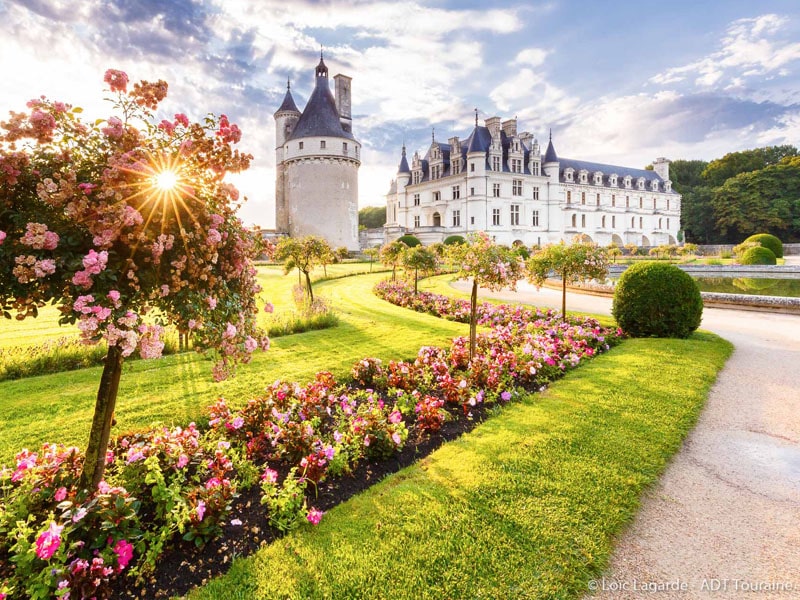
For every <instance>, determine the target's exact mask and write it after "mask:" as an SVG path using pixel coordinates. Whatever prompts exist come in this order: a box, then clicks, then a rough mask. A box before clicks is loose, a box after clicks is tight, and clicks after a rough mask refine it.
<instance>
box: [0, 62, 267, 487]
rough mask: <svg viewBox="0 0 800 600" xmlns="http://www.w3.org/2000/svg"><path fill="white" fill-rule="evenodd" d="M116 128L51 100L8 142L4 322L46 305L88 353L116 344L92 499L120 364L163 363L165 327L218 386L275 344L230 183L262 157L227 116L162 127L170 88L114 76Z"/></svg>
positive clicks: (1, 136)
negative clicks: (207, 361)
mask: <svg viewBox="0 0 800 600" xmlns="http://www.w3.org/2000/svg"><path fill="white" fill-rule="evenodd" d="M105 81H106V83H107V84H108V85H109V87H110V88H111V92H112V93H113V94H114V97H115V100H114V106H115V108H116V109H117V110H116V114H115V116H111V117H110V118H108V119H107V120H100V121H97V122H96V123H94V124H92V123H83V122H81V120H80V117H79V114H80V112H81V110H80V109H79V108H73V107H72V106H70V105H68V104H64V103H62V102H52V101H49V100H46V99H44V98H39V99H36V100H31V101H30V102H29V103H28V109H29V110H28V111H27V112H20V113H17V112H12V113H11V118H10V119H9V120H8V121H6V122H4V123H2V128H3V130H4V131H3V132H2V133H0V308H2V312H3V315H4V316H5V317H6V318H11V315H12V313H16V318H17V319H24V318H26V317H35V316H36V315H37V313H38V309H39V308H40V307H42V306H44V305H45V304H47V303H52V304H55V305H57V306H58V308H59V310H60V312H61V317H60V319H59V322H60V323H61V324H72V323H77V326H78V328H79V329H80V331H81V336H82V338H83V341H84V342H86V343H90V344H95V343H98V342H100V341H101V340H105V341H106V343H107V345H108V353H107V355H106V358H105V362H104V366H103V373H102V376H101V378H100V385H99V389H98V392H97V399H96V403H95V411H94V417H93V421H92V425H91V430H90V433H89V442H88V445H87V449H86V455H85V459H84V465H83V472H82V475H81V485H82V486H83V487H84V488H85V489H94V488H96V487H97V485H98V483H99V482H100V481H101V479H102V477H103V472H104V468H105V460H106V450H107V446H108V440H109V436H110V429H111V424H112V416H113V414H114V408H115V404H116V400H117V390H118V387H119V381H120V376H121V374H122V364H123V360H124V359H125V358H126V357H128V356H130V355H131V354H133V353H134V352H136V351H138V352H139V354H140V355H141V356H142V358H154V357H158V356H160V354H161V351H162V348H163V346H164V344H163V342H162V341H161V339H160V337H161V334H162V330H163V326H165V325H168V324H171V325H175V326H176V327H177V329H178V331H192V332H193V334H194V346H195V348H196V349H197V350H201V351H202V350H206V349H214V350H216V351H218V352H219V355H218V356H219V360H218V361H217V362H216V364H215V365H214V370H213V371H214V377H215V379H217V380H219V379H223V378H225V377H226V376H227V375H228V374H229V373H230V372H231V370H232V368H233V367H234V366H235V364H236V362H238V361H243V362H246V361H247V360H249V358H250V354H251V353H252V352H253V351H254V350H255V349H256V348H257V347H258V346H259V345H262V347H264V348H266V346H267V344H268V342H269V340H268V339H267V338H266V337H265V336H263V335H262V333H261V332H260V331H259V330H258V329H257V327H256V303H255V295H256V294H257V293H258V292H259V291H260V288H259V286H258V284H257V283H256V278H255V274H256V271H255V268H254V267H253V263H252V259H253V257H254V256H256V254H257V252H258V250H259V248H258V243H257V239H256V238H255V236H254V235H251V234H250V233H249V232H248V231H247V230H245V229H244V227H243V225H242V223H241V221H240V220H239V219H238V218H237V217H236V214H235V212H236V209H237V208H238V205H239V202H238V192H237V191H236V189H235V188H234V187H233V186H231V185H230V184H227V183H225V182H224V176H225V174H226V173H228V172H237V171H241V170H243V169H246V168H247V167H248V165H249V163H250V159H251V156H250V155H248V154H242V153H240V152H239V150H236V149H234V144H236V143H237V142H238V141H239V139H240V137H241V132H240V130H239V128H238V127H237V126H236V125H234V124H232V123H230V122H229V121H228V119H227V117H225V115H222V116H221V117H219V118H216V117H214V116H211V115H210V116H208V117H206V118H205V119H204V121H203V122H202V123H192V122H190V121H189V119H188V118H187V117H186V116H185V115H183V114H176V115H175V117H174V119H173V120H167V119H164V120H162V121H161V122H160V123H158V124H155V122H154V119H153V113H152V111H154V110H156V108H157V106H158V104H159V102H160V101H161V100H162V99H163V98H164V97H165V96H166V93H167V84H166V83H165V82H164V81H158V82H156V83H148V82H144V81H143V82H141V83H137V84H136V85H135V86H134V87H133V90H131V91H130V92H128V91H127V88H128V76H127V75H126V74H125V73H123V72H122V71H116V70H109V71H107V72H106V74H105Z"/></svg>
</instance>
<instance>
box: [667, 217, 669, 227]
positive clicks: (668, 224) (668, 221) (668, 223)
mask: <svg viewBox="0 0 800 600" xmlns="http://www.w3.org/2000/svg"><path fill="white" fill-rule="evenodd" d="M667 229H669V219H667Z"/></svg>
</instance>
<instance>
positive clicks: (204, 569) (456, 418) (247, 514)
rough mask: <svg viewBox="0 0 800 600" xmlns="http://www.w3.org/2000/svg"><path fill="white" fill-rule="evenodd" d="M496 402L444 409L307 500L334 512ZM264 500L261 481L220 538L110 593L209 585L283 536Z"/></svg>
mask: <svg viewBox="0 0 800 600" xmlns="http://www.w3.org/2000/svg"><path fill="white" fill-rule="evenodd" d="M497 406H498V405H496V404H493V405H489V406H487V405H483V404H481V405H477V406H474V407H471V411H470V416H468V417H467V418H465V417H464V414H463V411H462V409H461V407H453V406H448V407H445V410H447V411H448V413H449V414H450V415H451V418H448V419H447V420H446V421H445V422H444V424H443V425H442V428H441V429H440V430H439V431H438V432H435V433H431V434H423V435H422V436H413V435H412V436H409V438H408V440H407V441H406V444H405V446H404V447H403V450H402V451H401V452H399V453H397V454H395V455H393V456H392V457H391V458H389V459H386V460H381V461H378V460H373V461H367V460H362V461H361V463H360V464H359V466H358V467H357V468H356V469H354V470H353V472H352V474H351V475H349V476H344V477H338V478H332V479H328V480H325V481H323V482H322V483H320V484H319V486H318V490H317V496H316V497H314V496H313V492H312V493H311V497H310V498H309V504H311V505H313V506H314V507H316V508H317V509H319V510H322V511H327V510H330V509H331V508H333V507H334V506H336V505H338V504H340V503H342V502H344V501H346V500H347V499H349V498H350V497H352V496H355V495H356V494H357V493H359V492H361V491H362V490H365V489H366V488H368V487H370V486H371V485H373V484H374V483H377V482H378V481H380V480H382V479H383V478H384V477H386V476H387V475H390V474H392V473H396V472H397V471H399V470H400V469H403V468H404V467H407V466H409V465H411V464H413V463H414V462H416V461H417V460H419V459H420V458H424V457H425V456H428V455H429V454H430V453H431V452H433V451H434V450H436V449H437V448H438V447H439V446H441V445H442V444H443V443H445V442H447V441H450V440H453V439H456V438H457V437H459V436H460V435H462V434H463V433H466V432H468V431H471V430H472V429H474V428H475V427H476V426H477V425H478V424H479V423H481V422H482V421H484V420H485V419H486V417H487V415H488V414H490V413H491V412H492V410H493V409H494V408H496V407H497ZM280 471H281V478H282V477H283V476H285V475H286V473H287V472H288V471H289V467H288V465H287V466H285V467H284V468H282V469H280ZM310 489H313V487H311V488H310ZM260 499H261V488H260V486H258V485H255V486H253V487H252V488H250V489H249V490H245V491H242V492H240V495H239V497H238V498H236V500H235V501H234V502H233V509H232V510H231V512H230V514H229V515H228V517H227V519H226V525H225V526H224V528H223V533H222V535H221V536H219V537H217V538H215V539H214V540H212V541H210V542H209V543H208V544H206V545H205V546H203V547H202V548H198V547H197V546H195V544H194V543H193V542H185V541H180V543H178V544H176V545H174V546H172V547H171V548H169V549H168V550H167V551H165V552H164V554H162V555H161V556H160V557H159V559H158V565H157V567H156V570H155V572H153V573H152V574H150V575H149V576H148V577H147V578H146V581H145V582H144V584H137V583H136V582H135V580H134V578H132V577H122V578H120V579H118V580H116V581H115V582H114V585H113V595H112V597H113V598H169V597H172V596H181V595H184V594H186V593H187V592H188V591H189V590H191V589H192V588H194V587H197V586H199V585H203V584H205V583H206V582H207V581H208V580H209V579H210V578H211V577H214V576H216V575H221V574H223V573H225V572H226V571H227V570H228V569H229V568H230V565H231V561H232V559H233V558H234V557H241V556H247V555H249V554H252V553H253V552H255V551H256V550H257V549H258V548H259V547H260V546H262V545H266V544H269V543H271V542H272V541H274V540H276V539H277V538H279V537H281V536H282V535H283V534H282V533H281V532H280V531H278V530H277V529H275V528H274V527H271V526H270V525H269V523H268V521H267V509H266V508H265V507H264V506H262V505H261V503H260ZM323 518H324V517H323ZM232 519H239V520H240V521H241V522H242V524H241V525H230V522H231V520H232Z"/></svg>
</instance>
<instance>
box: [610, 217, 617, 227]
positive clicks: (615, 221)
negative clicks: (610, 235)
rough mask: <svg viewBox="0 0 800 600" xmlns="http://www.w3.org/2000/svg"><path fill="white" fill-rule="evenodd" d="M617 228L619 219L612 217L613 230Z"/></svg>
mask: <svg viewBox="0 0 800 600" xmlns="http://www.w3.org/2000/svg"><path fill="white" fill-rule="evenodd" d="M616 227H617V217H614V216H612V217H611V229H615V228H616Z"/></svg>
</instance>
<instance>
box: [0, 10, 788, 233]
mask: <svg viewBox="0 0 800 600" xmlns="http://www.w3.org/2000/svg"><path fill="white" fill-rule="evenodd" d="M487 6H490V7H489V8H487ZM321 47H322V48H324V54H325V62H326V64H327V65H328V68H329V71H330V75H331V84H333V75H335V74H337V73H343V74H345V75H348V76H350V77H352V78H353V81H352V101H353V131H354V134H355V136H356V137H357V139H358V140H359V141H360V142H361V143H362V154H361V159H362V165H361V168H360V171H359V207H364V206H369V205H381V204H384V203H385V199H384V196H385V194H386V192H387V191H388V189H389V185H390V182H391V180H392V178H393V177H394V176H395V174H396V171H397V165H398V163H399V160H400V150H401V147H402V145H403V142H404V141H405V144H406V146H407V148H408V152H409V155H410V154H413V153H414V152H415V151H420V153H423V154H424V152H425V151H426V150H427V148H428V147H429V145H430V141H431V135H435V136H436V138H437V139H438V140H441V141H445V142H446V141H447V139H448V138H449V137H451V136H453V135H458V136H459V137H461V138H462V139H463V138H465V137H467V136H468V135H469V133H470V131H471V129H472V127H473V124H474V119H475V113H474V110H475V108H477V109H478V112H479V117H480V120H481V123H483V120H484V119H486V118H488V117H491V116H500V117H502V118H503V119H504V120H505V119H507V118H513V117H517V118H518V124H519V125H518V126H519V131H530V132H532V133H534V134H535V135H536V136H537V138H538V139H539V140H540V142H542V143H543V146H544V145H545V144H546V141H547V136H548V132H549V131H551V130H552V135H553V143H554V145H555V148H556V151H557V152H558V154H559V155H561V156H564V157H569V158H574V159H582V160H590V161H596V162H603V163H610V164H618V165H623V166H629V167H639V168H641V167H644V166H645V165H647V164H649V163H650V162H651V161H652V160H653V159H655V158H657V157H660V156H664V157H667V158H670V159H673V160H674V159H679V158H680V159H704V160H710V159H713V158H718V157H721V156H723V155H724V154H725V153H727V152H733V151H737V150H743V149H747V148H755V147H759V146H765V145H775V144H793V145H797V144H798V137H800V2H798V1H797V0H760V1H759V2H752V0H748V1H739V0H717V1H712V0H692V1H684V0H670V1H664V0H662V1H659V2H655V1H651V0H631V1H625V0H620V1H617V0H613V1H608V2H598V1H593V0H552V1H542V2H529V1H528V2H521V1H506V0H497V1H494V2H491V3H489V2H486V1H485V0H484V1H482V2H478V1H476V0H416V1H400V2H390V1H371V0H347V1H338V0H334V1H328V2H320V1H312V0H293V1H291V2H287V1H286V0H174V1H169V0H0V69H1V72H2V74H3V82H2V85H1V86H0V119H2V118H5V116H6V115H7V114H8V111H11V110H16V111H22V110H24V107H25V102H27V101H28V100H30V99H31V98H34V97H37V96H40V95H45V96H47V97H48V98H50V99H52V100H60V101H64V102H68V103H70V104H73V105H75V106H80V107H82V108H84V110H85V113H84V115H85V116H86V118H87V120H89V119H91V120H94V119H96V118H107V117H108V116H110V115H111V113H110V110H111V107H110V104H109V103H107V102H105V101H103V98H104V97H106V96H107V94H105V93H104V84H103V73H104V72H105V70H106V69H108V68H114V69H121V70H124V71H126V72H127V73H128V75H129V76H130V79H131V81H138V80H141V79H146V80H156V79H164V80H166V81H167V82H168V83H169V86H170V87H169V96H168V98H167V100H165V101H164V103H162V105H161V108H160V113H159V115H158V116H159V118H161V117H172V115H173V114H174V113H176V112H184V113H186V114H187V115H189V117H190V118H192V119H194V120H200V119H202V118H203V117H204V116H205V115H206V114H207V113H209V112H212V113H215V114H218V115H219V114H223V113H224V114H226V115H228V117H229V118H230V120H231V121H232V122H236V123H237V124H238V125H239V126H240V127H241V129H242V130H243V137H242V141H241V142H240V144H239V147H240V148H241V149H242V150H243V151H246V152H249V153H251V154H253V155H254V157H255V159H254V161H253V163H252V166H251V168H250V169H249V170H248V171H247V172H245V173H243V174H240V175H237V176H235V178H234V179H233V182H234V183H235V184H236V185H237V186H238V187H239V189H240V190H241V191H242V193H243V194H244V195H245V196H247V198H248V201H247V202H246V204H245V205H244V206H243V208H242V209H241V217H242V219H243V220H244V222H245V223H246V224H248V225H251V224H252V225H259V226H261V227H265V228H271V227H274V223H275V214H274V212H275V209H274V201H275V192H274V188H275V183H274V182H275V124H274V119H273V116H272V115H273V113H274V112H275V110H276V109H277V108H278V106H279V105H280V103H281V101H282V99H283V96H284V94H285V92H286V81H287V78H288V79H290V80H291V82H292V93H293V95H294V98H295V101H296V102H297V104H298V107H299V108H300V109H301V110H302V108H303V107H304V106H305V103H306V101H307V100H308V97H309V95H310V92H311V89H312V86H313V80H314V67H315V66H316V64H317V62H318V61H319V52H320V48H321Z"/></svg>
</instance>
